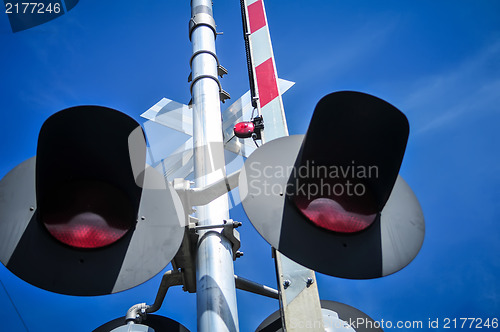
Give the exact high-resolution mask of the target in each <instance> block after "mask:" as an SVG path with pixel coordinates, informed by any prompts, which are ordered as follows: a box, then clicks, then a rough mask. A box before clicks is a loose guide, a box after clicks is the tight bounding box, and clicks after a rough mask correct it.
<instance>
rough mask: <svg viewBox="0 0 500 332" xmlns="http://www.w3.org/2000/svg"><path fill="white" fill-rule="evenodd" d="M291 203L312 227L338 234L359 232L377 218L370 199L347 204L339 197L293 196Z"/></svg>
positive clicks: (347, 202) (374, 207) (343, 198)
mask: <svg viewBox="0 0 500 332" xmlns="http://www.w3.org/2000/svg"><path fill="white" fill-rule="evenodd" d="M292 201H293V203H294V204H295V206H296V207H297V208H298V210H299V211H300V212H301V213H302V214H303V215H304V216H305V217H306V218H307V219H308V220H309V221H310V222H312V223H313V224H314V225H316V226H318V227H321V228H324V229H327V230H330V231H334V232H338V233H356V232H360V231H362V230H364V229H366V228H368V227H369V226H370V225H371V224H373V222H374V221H375V218H376V217H377V210H376V205H375V204H374V202H373V201H372V200H370V199H362V200H359V198H358V200H356V201H354V200H353V201H351V202H349V201H347V200H346V199H345V197H341V196H339V197H308V196H307V195H295V196H293V197H292ZM370 206H371V208H370Z"/></svg>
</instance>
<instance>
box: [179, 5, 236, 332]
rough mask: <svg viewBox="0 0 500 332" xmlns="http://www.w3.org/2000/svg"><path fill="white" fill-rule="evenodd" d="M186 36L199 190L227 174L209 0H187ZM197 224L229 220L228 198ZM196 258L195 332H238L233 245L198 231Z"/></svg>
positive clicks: (207, 208) (200, 212) (206, 209)
mask: <svg viewBox="0 0 500 332" xmlns="http://www.w3.org/2000/svg"><path fill="white" fill-rule="evenodd" d="M189 35H190V39H191V42H192V44H193V56H192V58H191V70H192V83H191V95H192V100H193V122H194V124H193V125H194V128H193V138H194V174H195V178H196V179H195V183H196V187H197V188H202V187H205V186H207V185H209V184H211V183H214V182H217V181H220V180H221V179H223V178H224V176H225V160H224V146H223V137H222V123H221V112H220V95H219V94H220V92H221V90H222V89H221V87H220V83H219V81H218V60H217V55H216V53H215V37H216V31H215V22H214V20H213V14H212V0H191V20H190V24H189ZM196 217H197V218H198V220H199V223H198V224H199V225H200V226H204V225H217V224H221V223H222V222H223V220H227V219H229V205H228V199H227V195H223V196H221V197H219V198H217V199H215V200H213V201H212V202H210V203H209V204H207V205H204V206H199V207H197V212H196ZM199 235H200V237H199V241H198V251H197V255H196V298H197V310H198V331H201V332H208V331H231V332H233V331H238V330H239V327H238V311H237V305H236V287H235V281H234V266H233V254H232V245H231V243H230V242H229V241H228V240H227V239H226V238H225V237H224V236H223V234H221V232H220V230H215V229H211V230H203V231H200V232H199Z"/></svg>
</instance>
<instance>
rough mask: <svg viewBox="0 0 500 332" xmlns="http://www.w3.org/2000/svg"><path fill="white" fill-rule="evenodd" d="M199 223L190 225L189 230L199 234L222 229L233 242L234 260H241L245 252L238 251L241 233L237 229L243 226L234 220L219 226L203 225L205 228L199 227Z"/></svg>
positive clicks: (225, 221) (226, 221)
mask: <svg viewBox="0 0 500 332" xmlns="http://www.w3.org/2000/svg"><path fill="white" fill-rule="evenodd" d="M192 220H195V218H192ZM197 224H198V222H197V220H196V222H194V223H192V222H190V223H189V226H188V228H189V230H190V231H191V232H192V233H197V232H198V231H201V230H212V229H216V228H222V234H223V235H224V236H225V237H226V238H227V239H228V240H229V242H231V245H232V249H233V250H232V252H233V260H236V258H239V257H241V256H243V252H241V251H238V249H240V247H241V240H240V233H239V232H238V231H237V230H236V228H238V227H240V226H241V225H243V224H242V223H241V222H239V221H233V220H232V219H229V220H224V223H223V224H218V225H203V226H198V225H197Z"/></svg>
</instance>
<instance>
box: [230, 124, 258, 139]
mask: <svg viewBox="0 0 500 332" xmlns="http://www.w3.org/2000/svg"><path fill="white" fill-rule="evenodd" d="M254 132H255V124H254V123H253V122H252V121H244V122H239V123H237V124H236V125H235V126H234V135H235V136H236V137H238V138H249V137H252V134H253V133H254Z"/></svg>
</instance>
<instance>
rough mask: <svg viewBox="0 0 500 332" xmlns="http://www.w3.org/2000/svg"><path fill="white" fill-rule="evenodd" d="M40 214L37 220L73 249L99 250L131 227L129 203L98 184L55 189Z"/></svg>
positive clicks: (65, 186)
mask: <svg viewBox="0 0 500 332" xmlns="http://www.w3.org/2000/svg"><path fill="white" fill-rule="evenodd" d="M51 202H55V203H51V204H49V205H48V206H47V207H46V208H44V210H42V211H40V213H41V221H42V223H43V224H44V225H45V227H46V228H47V230H48V231H49V233H50V234H51V235H52V236H53V237H54V238H55V239H57V240H58V241H60V242H62V243H64V244H67V245H69V246H71V247H75V248H88V249H90V248H101V247H104V246H107V245H110V244H112V243H115V242H116V241H118V240H119V239H121V238H122V237H123V236H124V235H125V234H126V233H127V232H128V231H129V230H130V229H131V228H132V226H133V225H134V224H135V219H136V218H135V216H134V214H133V210H132V208H131V207H130V206H131V203H130V200H129V199H128V198H127V197H126V196H125V195H124V194H123V193H122V192H121V191H120V190H118V189H116V188H115V187H113V186H111V185H109V184H106V183H104V182H98V181H91V182H89V181H85V182H84V181H76V182H73V183H69V184H67V185H64V186H62V187H60V188H59V189H57V190H55V191H54V192H53V193H52V195H51Z"/></svg>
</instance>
